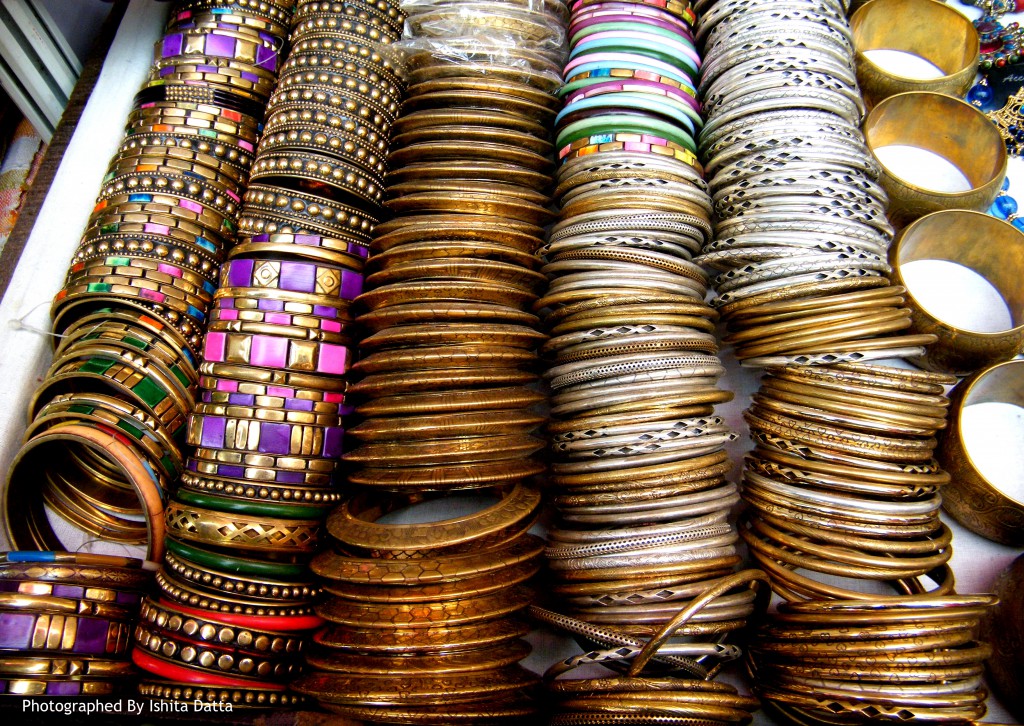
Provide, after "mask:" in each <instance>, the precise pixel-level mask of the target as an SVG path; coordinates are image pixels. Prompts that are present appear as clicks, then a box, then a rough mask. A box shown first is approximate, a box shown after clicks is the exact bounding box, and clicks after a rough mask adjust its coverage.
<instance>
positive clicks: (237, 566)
mask: <svg viewBox="0 0 1024 726" xmlns="http://www.w3.org/2000/svg"><path fill="white" fill-rule="evenodd" d="M167 551H168V552H170V553H172V554H174V555H175V556H177V557H178V558H180V559H183V560H187V561H189V562H191V563H194V564H195V565H197V566H199V567H202V568H209V569H210V570H217V571H223V572H230V573H232V574H234V575H236V576H238V575H242V576H249V577H255V578H264V577H266V578H273V579H279V580H282V581H289V582H291V581H293V580H299V581H302V582H305V581H306V580H308V579H309V568H308V567H307V566H306V565H304V564H292V563H287V562H270V561H267V560H255V559H248V558H244V557H239V556H237V555H233V554H224V553H220V552H211V551H210V550H206V549H203V548H200V547H196V546H195V545H192V544H189V543H187V542H182V541H180V540H176V539H168V540H167Z"/></svg>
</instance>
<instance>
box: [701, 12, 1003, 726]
mask: <svg viewBox="0 0 1024 726" xmlns="http://www.w3.org/2000/svg"><path fill="white" fill-rule="evenodd" d="M699 5H701V6H703V7H701V8H700V11H701V18H700V20H699V21H698V31H697V35H698V38H700V39H701V40H702V41H703V43H704V47H705V53H706V55H705V65H704V73H703V75H702V77H701V85H700V90H701V94H702V99H703V101H704V104H705V108H706V110H707V111H708V121H707V124H706V125H705V126H704V129H703V132H702V133H701V138H700V148H701V150H702V151H703V152H704V153H705V154H706V155H707V160H706V169H707V172H708V174H709V175H710V178H709V184H710V187H711V190H712V193H713V198H714V203H715V212H716V215H717V217H718V221H717V224H716V228H715V230H716V236H715V239H714V241H712V242H710V243H709V244H707V245H706V246H705V248H704V254H703V255H702V256H701V257H700V258H698V261H699V262H701V263H703V264H705V265H707V266H710V267H712V268H714V269H715V270H717V271H719V273H720V274H718V275H717V276H716V277H715V278H714V280H713V285H714V287H715V289H716V292H717V294H718V297H717V298H716V300H715V304H716V306H717V308H718V311H719V312H720V313H721V314H722V317H723V319H724V320H725V322H726V324H727V327H728V330H729V334H728V336H726V338H725V340H726V341H727V342H729V343H732V344H733V346H734V347H735V352H736V356H737V358H739V359H740V361H741V362H742V363H743V364H744V365H748V366H763V367H766V368H767V372H766V374H765V376H764V378H763V379H762V382H761V386H760V389H759V390H758V392H757V393H756V394H755V395H754V396H753V403H752V405H751V406H750V407H749V408H748V409H747V411H746V412H745V413H744V418H745V419H746V421H747V423H748V425H749V428H750V434H751V438H752V439H753V441H754V444H755V448H754V450H753V451H752V452H750V454H749V455H748V457H747V459H746V465H745V470H744V476H743V491H742V495H743V498H744V500H745V501H746V503H747V504H748V505H749V508H748V509H747V511H746V514H745V515H744V518H743V521H742V523H741V526H740V534H741V536H742V537H743V540H744V541H745V543H746V544H747V546H748V548H749V551H750V554H751V556H752V558H753V560H754V561H755V562H756V563H757V564H758V565H759V566H760V567H761V568H763V570H764V571H765V572H766V573H767V574H768V576H769V578H770V579H771V584H772V589H773V591H774V593H775V594H776V595H778V596H780V597H781V598H782V599H783V600H785V601H787V602H786V603H785V604H783V605H781V606H780V608H779V612H778V613H777V614H775V615H771V616H769V617H768V619H767V620H768V622H767V624H766V625H764V626H763V627H762V628H761V629H760V630H759V634H758V637H757V640H756V642H755V644H754V645H753V646H752V648H753V650H752V651H751V652H750V654H749V662H750V667H751V672H752V673H754V674H755V675H756V680H755V686H754V690H755V692H756V693H757V694H758V695H760V696H762V697H763V698H764V699H765V700H766V701H767V702H768V703H771V704H773V706H774V707H776V708H778V709H781V710H782V711H784V715H785V716H786V717H787V719H791V720H793V721H796V722H800V723H804V722H812V721H813V722H817V721H819V720H821V721H826V722H828V723H840V722H843V723H846V722H861V721H863V720H867V719H871V720H874V719H879V720H904V719H912V718H913V719H920V720H922V721H936V722H937V721H948V722H957V723H961V722H969V721H972V720H974V719H977V718H979V717H980V716H981V714H983V713H984V690H983V688H982V686H981V683H980V678H979V677H978V668H977V666H978V663H980V661H981V659H983V658H984V657H985V649H984V648H981V647H980V646H977V644H976V643H974V642H973V641H972V638H973V637H974V636H973V635H972V630H973V627H974V625H975V624H976V622H977V619H978V618H979V617H980V616H981V615H982V614H983V613H984V611H985V609H986V608H987V607H989V606H990V605H991V599H990V598H985V597H981V598H973V599H972V598H966V599H964V600H963V601H962V602H961V601H960V600H957V599H950V596H952V595H953V594H954V593H955V590H954V583H953V576H952V572H951V570H950V568H949V565H948V561H949V559H950V557H951V555H952V545H951V540H952V536H951V533H950V531H949V529H947V528H946V526H945V525H944V524H943V523H942V522H941V520H940V517H939V510H940V505H941V494H940V488H941V487H942V486H943V485H944V484H946V483H948V481H949V478H950V477H949V475H948V474H947V473H946V472H944V471H943V470H942V469H941V467H940V466H939V465H938V463H937V462H936V461H935V459H934V456H933V454H934V450H935V447H936V439H935V434H936V432H938V431H940V430H942V429H943V428H945V427H946V412H947V409H948V407H949V400H948V399H947V398H946V396H945V386H948V385H949V384H951V383H953V382H954V381H955V379H954V378H953V377H952V376H948V375H945V374H942V373H931V372H924V371H918V370H916V369H912V368H910V367H909V366H908V365H906V364H905V361H904V360H901V359H906V358H915V357H917V356H920V355H921V354H922V353H924V351H925V348H924V346H927V345H930V344H932V343H934V342H935V341H936V340H937V337H936V336H934V335H931V334H927V335H917V334H905V330H906V329H907V328H909V327H910V325H911V321H910V310H909V308H908V307H906V306H905V304H904V302H905V300H904V292H905V291H904V289H903V288H902V287H898V286H894V285H892V284H891V283H890V281H889V278H888V277H887V275H889V274H890V273H891V270H890V269H889V267H888V264H887V251H888V247H889V245H890V243H891V241H892V228H891V227H890V224H889V221H888V219H887V217H886V208H887V199H886V195H885V193H884V192H883V191H882V189H881V187H880V186H879V185H878V183H877V177H878V174H879V169H880V167H879V164H878V162H877V160H876V159H875V158H873V156H872V155H871V152H870V151H869V150H868V148H867V146H866V144H865V142H864V136H863V134H862V133H861V131H860V129H859V124H860V120H861V116H862V114H863V110H864V104H863V100H862V98H861V96H860V94H859V91H858V90H857V85H856V81H855V73H854V60H853V47H852V43H851V34H850V28H849V24H848V21H847V19H846V9H847V8H846V7H845V4H844V3H843V2H841V1H840V0H823V1H822V0H814V1H813V2H812V1H810V0H784V1H783V2H776V1H774V0H717V1H708V2H702V3H700V4H699ZM889 359H895V361H894V362H893V363H883V362H881V361H885V360H889ZM877 592H885V593H887V594H885V595H875V594H872V593H877ZM960 607H963V608H965V609H964V610H963V611H961V610H958V608H960ZM868 674H870V675H868ZM876 676H877V678H876Z"/></svg>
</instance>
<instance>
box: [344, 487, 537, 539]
mask: <svg viewBox="0 0 1024 726" xmlns="http://www.w3.org/2000/svg"><path fill="white" fill-rule="evenodd" d="M395 504H396V503H395V502H394V501H393V499H392V500H391V501H389V502H387V508H385V504H384V503H383V502H381V501H379V500H378V501H377V502H374V500H373V499H370V498H369V497H365V496H364V497H360V498H356V499H349V500H347V501H345V502H344V503H342V504H341V506H339V507H338V508H337V509H336V510H335V511H334V512H333V513H332V514H331V516H330V517H328V519H327V531H328V532H330V534H331V536H333V537H334V538H335V539H337V540H339V541H341V542H342V543H344V545H345V546H346V547H354V548H358V549H361V550H365V551H367V553H368V554H370V556H373V557H401V556H408V555H411V554H413V553H416V554H419V553H423V554H425V555H428V556H429V555H433V554H438V553H440V552H442V551H445V552H449V553H457V552H463V551H466V550H467V549H470V548H472V549H476V550H480V549H484V548H487V547H490V546H494V545H496V544H500V543H504V542H507V541H508V540H509V539H510V538H512V537H516V536H518V535H519V534H521V533H523V532H525V530H526V529H528V528H529V526H530V525H531V524H532V522H533V515H534V513H535V511H536V508H537V507H538V505H539V504H540V493H539V492H538V491H537V490H535V489H532V488H530V487H526V486H524V485H522V484H519V483H517V484H516V485H515V487H514V488H513V489H512V491H511V492H509V493H508V494H507V495H505V496H504V497H503V498H502V499H501V501H500V502H498V503H497V504H495V505H493V506H491V507H488V508H486V509H483V510H481V511H479V512H476V513H475V514H472V515H469V516H465V517H460V518H458V519H451V520H443V521H438V522H430V523H427V524H422V525H414V524H407V525H383V524H377V523H375V520H376V519H377V518H378V517H380V516H382V515H383V514H385V513H386V512H387V511H389V510H390V509H391V507H392V506H393V505H395Z"/></svg>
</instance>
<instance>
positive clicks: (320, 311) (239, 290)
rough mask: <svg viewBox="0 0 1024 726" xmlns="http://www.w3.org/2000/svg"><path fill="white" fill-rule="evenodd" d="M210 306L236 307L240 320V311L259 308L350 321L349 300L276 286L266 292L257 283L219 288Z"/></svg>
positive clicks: (229, 315)
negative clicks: (282, 288) (281, 288)
mask: <svg viewBox="0 0 1024 726" xmlns="http://www.w3.org/2000/svg"><path fill="white" fill-rule="evenodd" d="M214 307H215V309H217V310H218V312H219V314H221V315H223V312H221V311H223V310H237V311H239V313H238V316H239V319H243V320H244V319H245V318H244V317H243V316H244V314H245V313H244V312H242V311H245V312H249V311H259V312H262V313H283V314H295V315H311V316H314V317H323V318H327V319H328V320H337V321H339V322H343V323H349V322H351V321H352V318H351V315H350V314H349V310H350V307H351V303H350V302H349V301H345V300H341V299H339V298H330V297H327V296H315V295H311V294H307V293H301V292H287V291H280V290H278V291H276V292H268V291H266V290H263V289H261V288H257V287H223V288H220V289H219V290H218V291H217V293H216V295H215V296H214ZM228 317H229V318H230V317H231V313H228ZM272 319H273V318H272ZM336 332H341V331H340V330H338V331H336Z"/></svg>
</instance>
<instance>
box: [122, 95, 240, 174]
mask: <svg viewBox="0 0 1024 726" xmlns="http://www.w3.org/2000/svg"><path fill="white" fill-rule="evenodd" d="M248 121H250V119H248V118H247V117H245V116H243V115H242V114H240V113H238V112H237V111H231V110H229V109H221V108H219V107H217V106H206V105H204V104H195V103H192V104H173V103H160V104H156V103H153V104H149V105H148V106H146V107H145V108H136V109H134V110H132V112H131V113H130V114H129V115H128V123H127V124H125V133H126V134H127V133H131V132H132V131H135V130H141V131H172V132H174V133H180V131H179V129H182V128H189V127H192V128H195V129H197V130H198V131H199V132H203V131H206V132H212V133H216V134H223V135H224V139H225V140H226V141H228V142H229V143H232V144H235V145H238V146H241V145H242V142H245V143H247V144H249V145H251V146H253V148H255V147H256V143H257V141H258V140H259V128H258V127H257V126H256V125H254V124H250V123H248ZM204 135H206V134H204ZM144 170H145V168H143V169H141V170H140V169H137V168H136V166H135V165H134V164H126V165H123V166H119V167H115V168H112V169H108V174H109V175H117V174H124V173H127V172H132V171H144ZM158 170H159V169H158ZM192 171H193V172H195V173H197V174H202V173H203V172H204V171H206V172H207V173H208V174H210V175H212V174H213V172H212V171H211V170H205V169H204V168H203V167H201V166H194V167H193V168H192ZM225 178H228V177H225ZM231 186H232V185H231V184H228V185H226V187H227V188H231ZM235 191H236V192H238V193H241V189H238V188H237V186H236V188H235Z"/></svg>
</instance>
